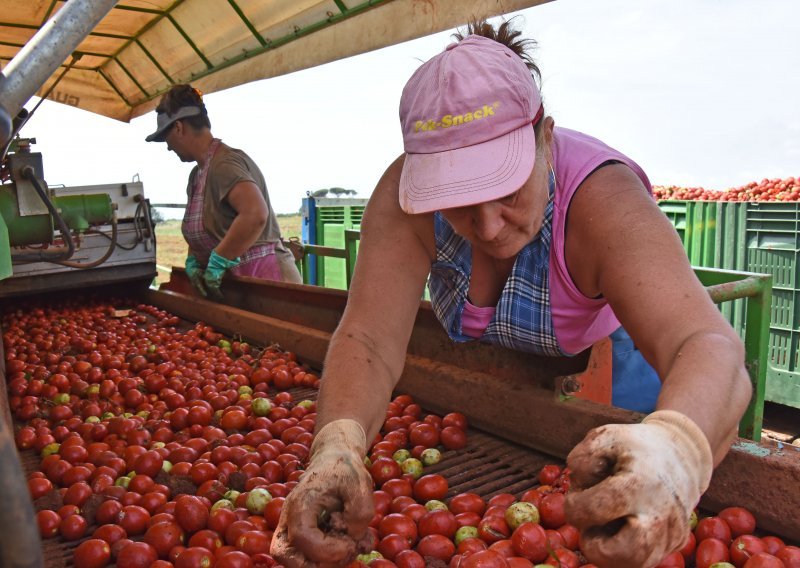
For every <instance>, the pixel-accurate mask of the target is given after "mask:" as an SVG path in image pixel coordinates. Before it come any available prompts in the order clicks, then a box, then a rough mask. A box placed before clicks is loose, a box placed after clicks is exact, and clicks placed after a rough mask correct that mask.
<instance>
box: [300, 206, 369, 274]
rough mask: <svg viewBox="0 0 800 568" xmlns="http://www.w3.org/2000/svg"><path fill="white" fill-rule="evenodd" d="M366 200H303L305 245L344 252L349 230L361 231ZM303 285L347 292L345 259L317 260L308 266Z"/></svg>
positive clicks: (317, 258)
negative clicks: (332, 248)
mask: <svg viewBox="0 0 800 568" xmlns="http://www.w3.org/2000/svg"><path fill="white" fill-rule="evenodd" d="M366 206H367V199H357V198H347V197H342V198H328V197H314V196H311V195H310V196H308V197H306V198H304V199H303V208H302V221H303V226H302V237H303V242H304V243H306V244H310V245H320V246H326V247H334V248H344V245H345V242H344V232H345V230H346V229H353V230H356V231H357V230H360V229H361V217H362V216H363V215H364V208H365V207H366ZM309 266H310V270H309V274H303V282H304V283H306V284H314V285H316V286H324V287H326V288H338V289H339V290H346V289H347V265H346V262H345V260H344V259H343V258H330V257H322V256H319V257H316V258H312V259H311V262H310V263H309Z"/></svg>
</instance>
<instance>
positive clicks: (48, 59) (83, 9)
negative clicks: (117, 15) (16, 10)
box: [0, 0, 117, 144]
mask: <svg viewBox="0 0 800 568" xmlns="http://www.w3.org/2000/svg"><path fill="white" fill-rule="evenodd" d="M116 3H117V0H70V1H69V2H66V3H65V4H64V6H63V7H62V8H61V9H60V10H59V11H58V13H56V15H55V16H53V17H52V18H50V20H48V22H47V23H46V24H44V25H43V26H42V27H41V28H40V29H39V31H38V32H36V35H34V36H33V37H32V38H31V39H30V41H29V42H28V43H27V44H26V45H25V47H23V48H22V49H21V50H20V51H19V53H18V54H17V55H16V57H14V59H12V60H11V62H9V64H8V65H7V66H6V68H5V69H4V70H3V73H2V75H0V117H1V118H2V119H3V120H0V144H5V143H6V142H7V141H8V137H9V136H10V132H11V131H10V127H7V126H6V123H8V120H7V119H8V117H13V116H16V115H17V113H18V112H19V111H20V109H21V108H22V107H23V106H24V105H25V103H26V102H28V100H29V99H30V98H31V97H32V96H33V95H34V94H36V91H38V90H39V88H40V87H41V86H42V85H44V84H45V82H46V81H47V79H49V78H50V76H51V75H52V74H53V73H54V72H55V70H56V69H58V67H59V66H60V65H61V64H62V63H64V60H66V59H67V57H69V56H70V54H71V53H72V52H73V51H74V50H75V48H76V47H78V45H79V44H80V43H81V41H83V39H84V38H85V37H86V36H87V35H89V33H90V32H91V31H92V30H93V29H94V28H95V26H97V24H98V23H99V22H100V20H102V19H103V17H105V15H106V14H108V12H109V11H110V10H111V8H113V7H114V4H116Z"/></svg>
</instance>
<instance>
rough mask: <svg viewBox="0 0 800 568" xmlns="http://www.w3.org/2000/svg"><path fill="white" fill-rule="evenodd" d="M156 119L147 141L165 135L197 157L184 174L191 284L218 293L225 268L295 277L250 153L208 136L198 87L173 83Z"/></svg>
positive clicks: (178, 150) (186, 158) (183, 153)
mask: <svg viewBox="0 0 800 568" xmlns="http://www.w3.org/2000/svg"><path fill="white" fill-rule="evenodd" d="M156 118H157V128H156V131H155V132H153V133H152V134H150V135H149V136H148V137H147V138H146V140H147V141H148V142H166V143H167V149H169V150H171V151H173V152H175V154H176V155H177V156H178V157H179V158H180V159H181V161H182V162H197V166H196V167H195V168H194V169H193V170H192V172H191V173H190V174H189V183H188V185H187V188H186V192H187V199H188V203H187V206H186V211H185V213H184V216H183V225H182V226H181V231H182V232H183V237H184V238H185V239H186V242H187V243H188V245H189V254H188V256H187V257H186V274H187V276H188V277H189V281H190V282H191V283H192V286H193V287H194V288H195V289H196V290H197V291H198V292H199V293H200V294H201V295H203V296H210V297H212V298H214V299H219V298H221V296H222V293H221V292H220V285H221V284H222V278H223V276H224V275H225V273H226V272H228V271H230V272H231V273H232V274H236V275H237V276H253V277H256V278H263V279H266V280H278V281H285V282H295V283H302V281H303V280H302V278H301V276H300V272H299V270H298V269H297V266H296V265H295V263H294V257H293V255H292V254H291V253H290V252H289V251H288V250H287V249H286V248H285V247H284V246H283V244H282V243H281V232H280V227H278V220H277V218H276V217H275V212H274V211H273V210H272V205H271V204H270V201H269V194H268V193H267V183H266V181H264V176H263V175H262V174H261V170H260V169H259V168H258V166H257V165H256V163H255V162H254V161H253V160H252V159H251V158H250V156H248V155H247V154H245V153H244V152H242V151H241V150H237V149H235V148H231V147H230V146H228V145H226V144H223V143H222V141H221V140H220V139H219V138H214V136H213V135H212V134H211V122H210V121H209V119H208V112H207V111H206V106H205V104H204V103H203V99H202V96H201V94H200V91H198V90H197V89H194V88H192V87H191V86H189V85H175V86H173V87H172V88H171V89H170V90H169V91H167V92H166V93H165V94H164V96H163V97H161V101H160V102H159V104H158V107H157V108H156Z"/></svg>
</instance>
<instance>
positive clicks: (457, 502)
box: [448, 493, 486, 515]
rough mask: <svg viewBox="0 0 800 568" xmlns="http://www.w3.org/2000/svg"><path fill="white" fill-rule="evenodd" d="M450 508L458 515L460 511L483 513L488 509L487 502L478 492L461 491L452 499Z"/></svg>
mask: <svg viewBox="0 0 800 568" xmlns="http://www.w3.org/2000/svg"><path fill="white" fill-rule="evenodd" d="M448 508H449V509H450V512H451V513H453V514H454V515H458V514H459V513H477V514H478V515H482V514H483V512H484V511H485V510H486V502H485V501H484V500H483V498H482V497H481V496H480V495H478V494H476V493H459V494H458V495H455V496H454V497H453V498H452V499H450V503H449V504H448Z"/></svg>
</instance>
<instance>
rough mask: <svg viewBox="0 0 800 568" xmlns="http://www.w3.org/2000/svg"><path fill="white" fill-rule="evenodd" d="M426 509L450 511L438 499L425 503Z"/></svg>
mask: <svg viewBox="0 0 800 568" xmlns="http://www.w3.org/2000/svg"><path fill="white" fill-rule="evenodd" d="M425 508H426V509H427V510H428V511H449V510H450V509H448V508H447V504H445V503H444V502H442V501H439V500H438V499H431V500H430V501H427V502H426V503H425Z"/></svg>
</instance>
